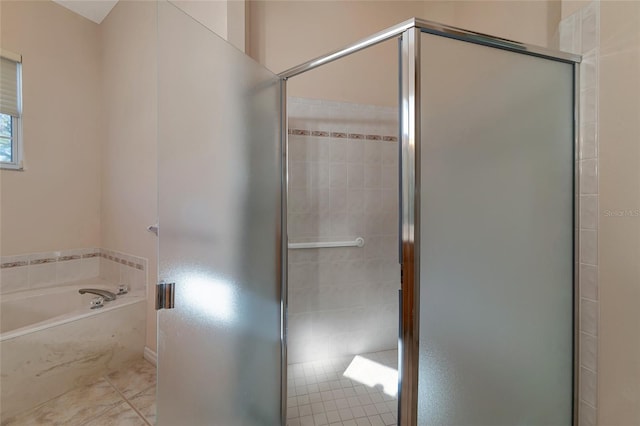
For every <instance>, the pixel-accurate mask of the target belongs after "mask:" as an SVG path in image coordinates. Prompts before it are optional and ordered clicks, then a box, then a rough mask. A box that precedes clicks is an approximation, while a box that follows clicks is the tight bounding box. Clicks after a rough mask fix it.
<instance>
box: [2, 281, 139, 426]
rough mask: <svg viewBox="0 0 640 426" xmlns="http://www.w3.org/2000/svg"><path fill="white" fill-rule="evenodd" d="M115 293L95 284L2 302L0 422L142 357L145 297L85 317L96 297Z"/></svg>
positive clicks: (133, 297)
mask: <svg viewBox="0 0 640 426" xmlns="http://www.w3.org/2000/svg"><path fill="white" fill-rule="evenodd" d="M80 288H99V289H105V290H110V291H112V292H116V288H117V285H116V284H114V283H109V282H105V281H101V280H98V279H93V280H86V281H78V282H75V283H73V284H70V285H64V286H58V287H54V288H46V289H41V290H29V291H22V292H18V293H12V294H6V295H1V296H0V373H1V377H0V398H1V399H0V407H1V410H2V411H1V412H0V421H4V420H6V419H7V418H9V417H12V416H13V415H15V414H18V413H20V412H22V411H25V410H27V409H29V408H31V407H34V406H36V405H38V404H40V403H42V402H45V401H47V400H49V399H51V398H54V397H55V396H58V395H61V394H62V393H64V392H66V391H68V390H70V389H72V388H74V387H76V386H79V385H82V384H84V383H88V382H89V381H91V380H93V379H94V378H95V377H97V376H99V375H102V374H105V373H106V372H107V371H110V370H115V369H117V368H118V367H119V366H121V365H122V364H124V363H126V362H127V361H129V360H131V359H133V358H136V357H142V354H143V350H144V341H145V318H146V300H145V293H144V291H139V292H131V293H128V294H126V295H123V296H118V298H117V299H116V300H115V301H112V302H104V307H102V308H99V309H90V304H89V302H90V300H91V299H92V298H94V297H96V296H95V295H91V294H84V295H80V294H79V293H78V289H80Z"/></svg>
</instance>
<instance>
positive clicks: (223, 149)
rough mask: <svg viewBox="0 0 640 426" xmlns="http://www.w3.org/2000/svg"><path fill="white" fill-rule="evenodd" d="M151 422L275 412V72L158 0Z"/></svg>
mask: <svg viewBox="0 0 640 426" xmlns="http://www.w3.org/2000/svg"><path fill="white" fill-rule="evenodd" d="M157 55H158V185H159V220H160V234H159V241H160V243H159V278H160V279H161V280H164V281H166V282H167V283H175V299H174V300H175V308H174V309H161V310H159V311H158V398H157V407H158V409H157V424H158V425H159V426H177V425H189V426H198V425H206V426H233V425H243V426H253V425H255V426H258V425H260V426H273V425H280V424H282V419H281V380H282V379H281V362H282V361H281V304H280V292H281V277H282V265H281V239H282V236H281V219H282V218H281V201H282V200H281V196H282V191H281V164H282V161H281V143H280V131H279V126H280V118H279V116H280V112H279V111H280V88H279V80H278V78H277V77H276V76H275V75H273V74H272V73H271V72H269V71H267V70H265V69H264V68H262V67H261V66H259V65H258V64H257V63H255V62H254V61H252V60H251V59H250V58H249V57H247V56H245V55H244V54H242V53H241V52H240V51H238V50H236V49H235V48H233V47H232V46H231V45H229V44H228V43H226V42H225V41H224V40H222V39H221V38H219V37H218V36H216V35H215V34H213V33H211V32H210V31H209V30H207V29H206V28H205V27H204V26H202V25H200V24H199V23H197V22H196V21H194V20H193V19H191V18H190V17H189V16H187V15H186V14H184V13H183V12H182V11H181V10H179V9H178V8H176V7H175V6H174V5H172V4H169V3H167V2H159V3H158V50H157Z"/></svg>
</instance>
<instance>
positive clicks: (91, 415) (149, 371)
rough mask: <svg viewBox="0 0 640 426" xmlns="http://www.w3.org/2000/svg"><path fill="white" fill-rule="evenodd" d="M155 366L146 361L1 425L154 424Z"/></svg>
mask: <svg viewBox="0 0 640 426" xmlns="http://www.w3.org/2000/svg"><path fill="white" fill-rule="evenodd" d="M155 371H156V369H155V366H154V365H153V364H151V363H149V362H148V361H146V360H144V359H140V360H137V361H135V362H132V363H130V364H129V365H127V366H125V367H124V368H123V369H121V370H119V371H117V372H114V373H110V374H108V375H106V376H104V377H101V378H99V379H96V381H95V382H93V383H91V384H89V385H86V386H82V387H78V388H76V389H72V390H70V391H69V392H67V393H65V394H62V395H60V396H58V397H56V398H53V399H52V400H50V401H47V402H45V403H44V404H40V405H39V406H37V407H35V408H33V409H31V410H29V411H26V412H24V413H22V414H19V415H17V416H15V417H13V418H11V419H8V420H6V421H4V422H2V426H10V425H11V426H14V425H36V424H38V425H65V426H98V425H100V426H108V425H114V426H149V425H153V424H155V399H156V395H155V383H156V375H155Z"/></svg>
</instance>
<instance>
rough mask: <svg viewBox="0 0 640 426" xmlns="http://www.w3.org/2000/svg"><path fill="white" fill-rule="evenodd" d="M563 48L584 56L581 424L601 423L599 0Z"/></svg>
mask: <svg viewBox="0 0 640 426" xmlns="http://www.w3.org/2000/svg"><path fill="white" fill-rule="evenodd" d="M559 44H560V46H559V47H560V49H561V50H564V51H567V52H572V53H577V54H581V55H583V56H582V63H581V64H580V129H579V131H580V141H579V142H580V144H579V150H578V159H577V164H576V169H577V170H578V173H579V181H580V188H579V192H580V194H579V204H578V205H579V206H580V211H579V218H578V222H577V223H578V232H579V244H580V247H579V287H580V290H579V292H580V305H579V317H580V318H579V332H580V335H579V340H580V347H579V363H580V372H579V376H578V382H579V385H578V386H579V390H578V395H579V399H580V407H579V411H578V419H579V424H580V425H585V426H591V425H595V424H596V422H597V356H598V349H597V348H598V321H599V320H598V318H599V313H598V310H599V303H598V249H597V247H598V124H597V123H598V97H599V85H598V74H599V51H600V2H599V1H591V2H588V3H585V5H584V6H583V7H582V8H580V9H579V10H578V11H576V12H575V13H573V14H572V15H570V16H568V17H566V18H565V19H563V20H562V21H561V23H560V27H559Z"/></svg>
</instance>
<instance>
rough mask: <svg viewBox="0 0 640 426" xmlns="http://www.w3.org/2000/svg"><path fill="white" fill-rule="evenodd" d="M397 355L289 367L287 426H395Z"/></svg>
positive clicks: (391, 352)
mask: <svg viewBox="0 0 640 426" xmlns="http://www.w3.org/2000/svg"><path fill="white" fill-rule="evenodd" d="M397 354H398V351H397V350H388V351H381V352H374V353H366V354H360V355H355V356H349V357H343V358H338V359H329V360H321V361H316V362H310V363H301V364H291V365H289V368H288V400H287V407H288V408H287V425H288V426H307V425H308V426H324V425H330V426H363V425H364V426H391V425H396V422H397V403H398V402H397V398H396V394H397V376H398V373H397V366H398V355H397Z"/></svg>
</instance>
